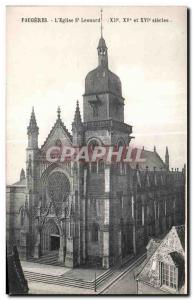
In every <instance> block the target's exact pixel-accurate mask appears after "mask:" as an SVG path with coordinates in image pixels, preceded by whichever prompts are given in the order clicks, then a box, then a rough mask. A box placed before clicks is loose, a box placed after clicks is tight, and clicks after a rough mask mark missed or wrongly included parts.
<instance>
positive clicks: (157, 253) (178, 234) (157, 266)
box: [136, 225, 186, 294]
mask: <svg viewBox="0 0 193 300" xmlns="http://www.w3.org/2000/svg"><path fill="white" fill-rule="evenodd" d="M146 249H147V258H146V260H145V261H144V262H143V263H142V265H141V266H140V267H139V269H138V275H137V277H136V280H137V286H138V294H184V293H186V291H185V261H186V260H185V226H184V225H181V226H173V227H172V229H171V230H170V231H169V233H168V234H167V235H166V236H165V237H164V238H163V239H153V238H152V239H151V240H150V241H149V243H148V245H147V247H146Z"/></svg>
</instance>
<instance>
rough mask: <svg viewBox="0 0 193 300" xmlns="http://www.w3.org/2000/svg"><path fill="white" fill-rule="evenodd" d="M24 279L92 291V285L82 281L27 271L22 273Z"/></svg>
mask: <svg viewBox="0 0 193 300" xmlns="http://www.w3.org/2000/svg"><path fill="white" fill-rule="evenodd" d="M24 274H25V277H26V279H27V280H28V281H35V282H42V283H48V284H55V285H62V286H64V285H65V286H73V287H78V288H84V289H90V290H93V289H94V283H93V282H89V281H85V280H82V279H76V278H68V277H64V276H63V275H62V276H53V275H48V274H39V273H34V272H29V271H24Z"/></svg>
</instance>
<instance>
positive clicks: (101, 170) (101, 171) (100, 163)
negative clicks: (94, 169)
mask: <svg viewBox="0 0 193 300" xmlns="http://www.w3.org/2000/svg"><path fill="white" fill-rule="evenodd" d="M104 168H105V165H104V161H103V160H102V159H100V160H99V162H98V170H99V173H103V172H104Z"/></svg>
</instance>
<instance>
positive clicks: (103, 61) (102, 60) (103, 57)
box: [97, 9, 108, 68]
mask: <svg viewBox="0 0 193 300" xmlns="http://www.w3.org/2000/svg"><path fill="white" fill-rule="evenodd" d="M97 50H98V61H99V66H102V67H105V68H108V55H107V46H106V43H105V40H104V38H103V10H102V9H101V37H100V39H99V43H98V47H97Z"/></svg>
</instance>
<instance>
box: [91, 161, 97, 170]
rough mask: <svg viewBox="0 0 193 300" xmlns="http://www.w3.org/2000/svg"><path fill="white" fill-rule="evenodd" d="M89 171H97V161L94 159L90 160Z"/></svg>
mask: <svg viewBox="0 0 193 300" xmlns="http://www.w3.org/2000/svg"><path fill="white" fill-rule="evenodd" d="M91 172H92V173H96V172H97V163H96V162H95V161H93V162H91Z"/></svg>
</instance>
